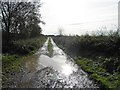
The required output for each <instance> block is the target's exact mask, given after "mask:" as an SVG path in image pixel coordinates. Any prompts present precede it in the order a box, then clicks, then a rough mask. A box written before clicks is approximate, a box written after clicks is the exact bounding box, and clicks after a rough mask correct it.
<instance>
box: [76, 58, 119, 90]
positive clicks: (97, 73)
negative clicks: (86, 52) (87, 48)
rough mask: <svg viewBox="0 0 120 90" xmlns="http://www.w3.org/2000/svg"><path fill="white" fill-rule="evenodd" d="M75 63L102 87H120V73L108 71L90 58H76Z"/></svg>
mask: <svg viewBox="0 0 120 90" xmlns="http://www.w3.org/2000/svg"><path fill="white" fill-rule="evenodd" d="M76 63H77V64H78V65H79V66H81V68H82V69H83V70H84V71H86V72H87V73H89V75H90V77H91V78H92V79H94V80H95V81H96V82H98V83H99V84H100V86H101V87H102V88H105V89H108V88H115V89H118V88H120V73H118V72H114V73H113V74H111V73H108V72H107V71H106V69H104V66H102V65H101V64H99V63H98V62H95V61H93V60H90V59H86V58H81V57H79V58H77V59H76Z"/></svg>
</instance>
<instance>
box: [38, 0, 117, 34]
mask: <svg viewBox="0 0 120 90" xmlns="http://www.w3.org/2000/svg"><path fill="white" fill-rule="evenodd" d="M118 1H119V0H41V2H42V3H43V4H42V7H41V9H40V13H41V15H42V20H43V21H44V22H45V23H46V24H45V25H42V24H40V25H41V27H42V29H43V31H42V33H43V34H46V35H57V34H59V30H58V29H59V28H62V29H63V34H65V35H76V34H77V35H82V34H85V33H89V32H92V31H98V30H101V28H102V29H103V30H115V29H116V27H117V26H118Z"/></svg>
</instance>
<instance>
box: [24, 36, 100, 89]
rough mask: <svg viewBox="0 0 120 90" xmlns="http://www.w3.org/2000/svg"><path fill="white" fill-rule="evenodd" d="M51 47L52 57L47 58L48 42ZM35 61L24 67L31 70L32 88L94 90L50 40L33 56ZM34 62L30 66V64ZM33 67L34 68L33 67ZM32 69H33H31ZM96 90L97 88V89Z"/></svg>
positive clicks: (90, 83)
mask: <svg viewBox="0 0 120 90" xmlns="http://www.w3.org/2000/svg"><path fill="white" fill-rule="evenodd" d="M49 39H50V40H51V43H52V45H53V56H52V57H49V56H48V53H49V52H48V50H47V46H48V41H49ZM35 55H36V58H34V59H35V60H31V61H32V62H29V63H28V62H27V63H26V67H27V68H29V69H32V70H33V71H34V74H32V76H31V85H30V87H32V88H96V87H97V85H96V84H95V83H93V81H91V80H89V78H88V75H87V74H86V73H85V72H84V71H83V70H82V69H81V68H80V67H78V66H77V65H76V64H75V63H74V60H73V59H72V58H70V57H69V56H67V55H66V54H65V53H64V52H63V51H62V50H61V49H60V48H59V47H58V46H57V45H56V44H55V43H54V41H53V40H52V38H48V39H47V40H46V42H45V43H44V45H43V47H42V48H41V49H40V50H39V51H38V52H37V53H36V54H35ZM33 62H35V63H34V64H32V65H31V63H33ZM34 66H35V67H34ZM33 68H34V69H33ZM97 88H98V87H97Z"/></svg>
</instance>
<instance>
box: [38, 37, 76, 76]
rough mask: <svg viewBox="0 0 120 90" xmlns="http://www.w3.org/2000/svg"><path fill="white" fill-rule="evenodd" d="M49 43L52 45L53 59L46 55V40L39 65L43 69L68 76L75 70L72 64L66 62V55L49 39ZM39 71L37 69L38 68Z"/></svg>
mask: <svg viewBox="0 0 120 90" xmlns="http://www.w3.org/2000/svg"><path fill="white" fill-rule="evenodd" d="M51 43H52V44H53V57H52V58H50V57H48V56H47V55H46V52H48V51H47V44H48V39H47V41H46V42H45V44H44V46H43V47H42V48H41V52H42V55H40V57H39V61H38V63H39V65H43V66H44V67H52V68H53V69H54V70H56V71H58V72H60V73H62V74H64V75H66V76H69V75H70V74H72V72H73V71H74V70H76V69H75V67H74V66H73V64H72V63H71V62H70V61H68V60H67V55H66V54H65V53H64V52H63V51H62V50H61V49H60V48H58V47H57V45H56V44H55V43H54V41H53V40H52V39H51ZM38 69H39V67H38Z"/></svg>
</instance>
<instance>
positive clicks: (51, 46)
mask: <svg viewBox="0 0 120 90" xmlns="http://www.w3.org/2000/svg"><path fill="white" fill-rule="evenodd" d="M48 52H49V53H48V56H49V57H52V56H53V45H52V43H51V39H50V38H49V41H48Z"/></svg>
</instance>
